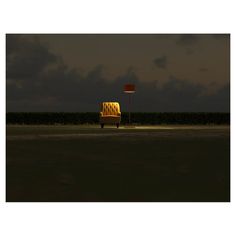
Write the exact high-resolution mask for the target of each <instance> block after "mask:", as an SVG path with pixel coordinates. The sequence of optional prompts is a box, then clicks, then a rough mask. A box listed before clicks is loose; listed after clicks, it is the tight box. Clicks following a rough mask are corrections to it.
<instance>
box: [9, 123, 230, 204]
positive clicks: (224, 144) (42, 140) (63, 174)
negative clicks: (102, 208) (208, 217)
mask: <svg viewBox="0 0 236 236" xmlns="http://www.w3.org/2000/svg"><path fill="white" fill-rule="evenodd" d="M6 165H7V166H6V168H7V174H6V193H7V194H6V200H7V201H10V202H11V201H17V202H21V201H27V202H31V201H53V202H58V201H60V202H64V201H66V202H67V201H73V202H77V201H90V202H91V201H128V202H129V201H131V202H136V201H138V202H142V201H145V202H147V201H148V202H149V201H154V202H159V201H161V202H170V201H174V202H179V201H184V202H189V201H190V202H193V201H198V202H202V201H204V202H209V201H210V202H215V201H217V202H221V201H230V130H229V126H153V127H152V126H138V127H137V128H124V127H121V128H120V129H116V128H113V127H110V128H104V129H100V128H99V126H96V125H94V126H85V125H84V126H69V125H66V126H59V125H58V126H7V158H6Z"/></svg>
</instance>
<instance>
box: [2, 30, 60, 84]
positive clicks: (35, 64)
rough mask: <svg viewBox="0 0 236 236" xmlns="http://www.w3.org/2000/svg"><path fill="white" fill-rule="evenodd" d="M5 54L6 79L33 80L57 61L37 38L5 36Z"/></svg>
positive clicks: (56, 57)
mask: <svg viewBox="0 0 236 236" xmlns="http://www.w3.org/2000/svg"><path fill="white" fill-rule="evenodd" d="M6 53H7V79H17V80H27V79H35V78H37V77H38V76H39V75H40V73H42V72H43V71H44V69H45V68H46V67H47V66H49V65H50V64H52V63H55V62H57V60H58V59H59V58H58V56H56V55H54V54H53V53H51V52H50V51H49V50H48V48H46V47H45V46H44V45H43V44H42V43H41V42H40V41H39V40H38V38H37V37H30V38H29V37H27V39H26V36H22V35H11V34H9V35H7V46H6Z"/></svg>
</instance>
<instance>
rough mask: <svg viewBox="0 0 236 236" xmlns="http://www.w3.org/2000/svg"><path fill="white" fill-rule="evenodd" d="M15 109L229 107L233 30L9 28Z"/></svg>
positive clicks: (10, 96)
mask: <svg viewBox="0 0 236 236" xmlns="http://www.w3.org/2000/svg"><path fill="white" fill-rule="evenodd" d="M6 43H7V50H6V54H7V111H8V112H9V111H65V112H77V111H78V112H79V111H98V109H99V103H100V102H102V101H118V102H120V104H121V111H125V110H127V96H126V94H124V93H123V92H122V90H123V85H124V84H125V83H135V84H136V87H137V92H136V93H135V94H134V95H133V111H155V112H172V111H173V112H176V111H178V112H184V111H187V112H201V111H204V112H218V111H219V112H229V110H230V100H229V96H230V36H229V35H224V34H221V35H207V34H203V35H196V34H193V35H190V34H185V35H161V34H156V35H155V34H153V35H144V34H143V35H82V34H78V35H12V34H11V35H7V36H6Z"/></svg>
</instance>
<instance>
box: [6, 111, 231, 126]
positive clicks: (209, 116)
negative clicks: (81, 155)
mask: <svg viewBox="0 0 236 236" xmlns="http://www.w3.org/2000/svg"><path fill="white" fill-rule="evenodd" d="M131 121H132V123H134V124H152V125H155V124H230V114H229V113H203V112H199V113H158V112H153V113H151V112H145V113H141V112H137V113H132V114H131ZM6 122H7V124H96V123H98V122H99V114H98V112H86V113H64V112H59V113H54V112H53V113H50V112H29V113H26V112H18V113H15V112H9V113H7V115H6ZM121 123H122V124H126V123H128V113H125V112H123V113H122V118H121Z"/></svg>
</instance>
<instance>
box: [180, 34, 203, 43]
mask: <svg viewBox="0 0 236 236" xmlns="http://www.w3.org/2000/svg"><path fill="white" fill-rule="evenodd" d="M198 40H199V35H197V34H182V35H180V36H179V37H178V39H177V41H176V43H177V44H179V45H182V46H190V45H193V44H195V43H196V42H197V41H198Z"/></svg>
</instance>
